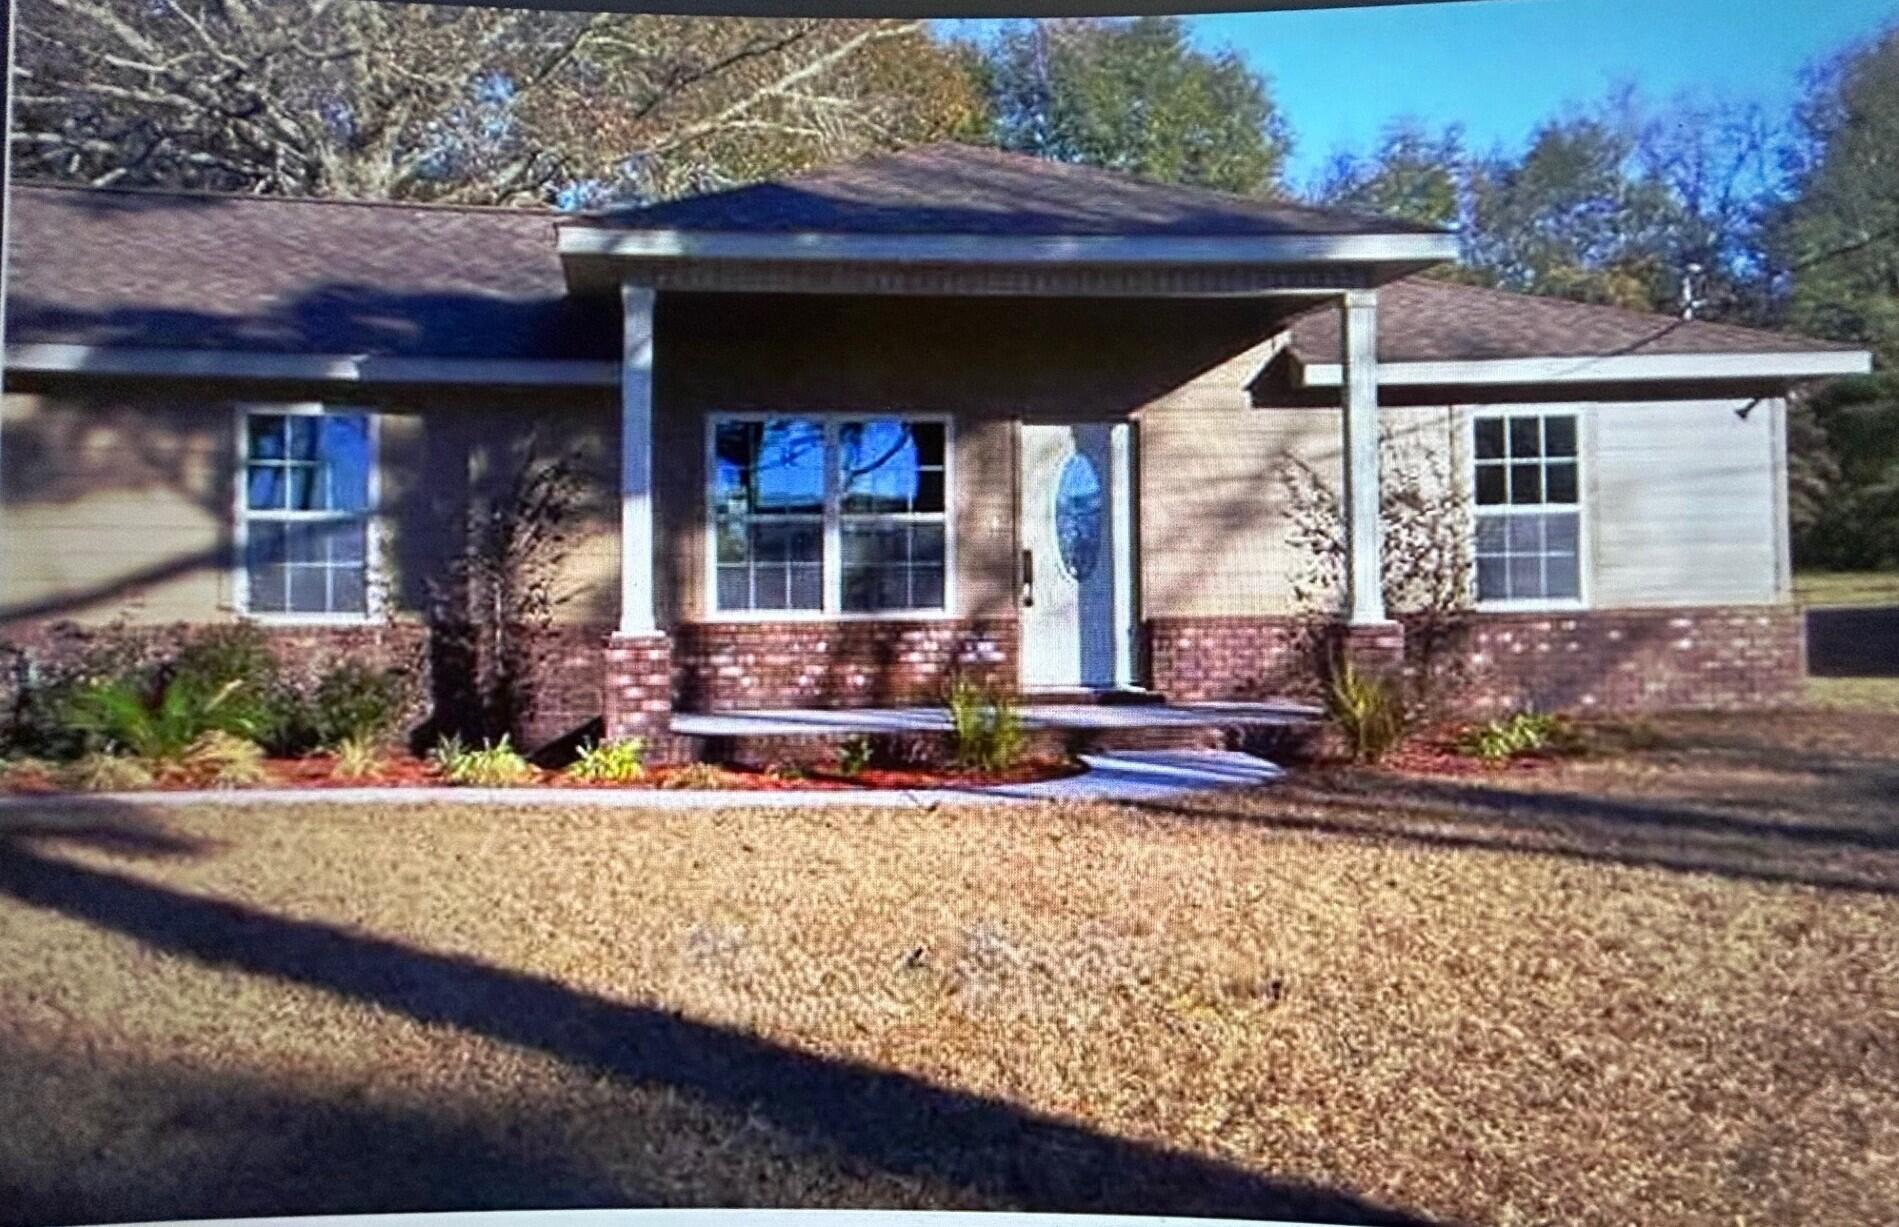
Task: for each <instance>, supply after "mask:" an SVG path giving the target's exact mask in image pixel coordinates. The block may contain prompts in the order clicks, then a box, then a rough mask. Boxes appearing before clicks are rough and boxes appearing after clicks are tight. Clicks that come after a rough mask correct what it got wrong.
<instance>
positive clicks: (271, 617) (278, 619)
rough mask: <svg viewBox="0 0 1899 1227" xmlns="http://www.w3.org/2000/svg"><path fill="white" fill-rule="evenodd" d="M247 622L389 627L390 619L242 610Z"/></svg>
mask: <svg viewBox="0 0 1899 1227" xmlns="http://www.w3.org/2000/svg"><path fill="white" fill-rule="evenodd" d="M237 616H238V617H239V618H240V619H241V620H243V621H245V622H253V623H256V624H257V625H258V626H285V627H291V626H363V627H366V626H388V625H389V619H388V618H386V617H383V616H382V615H380V614H314V613H312V614H297V613H250V612H248V611H243V610H240V611H239V612H238V615H237Z"/></svg>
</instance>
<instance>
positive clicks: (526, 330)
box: [7, 184, 617, 358]
mask: <svg viewBox="0 0 1899 1227" xmlns="http://www.w3.org/2000/svg"><path fill="white" fill-rule="evenodd" d="M11 204H12V211H13V216H12V218H11V219H10V225H9V241H10V243H11V245H12V262H11V264H10V266H9V273H8V276H9V283H8V315H7V325H8V340H9V341H13V342H22V341H56V342H68V343H74V344H87V345H115V346H144V347H157V348H173V347H176V348H192V349H236V350H247V351H267V352H279V353H298V352H302V353H369V354H378V355H394V356H430V357H487V358H512V357H522V358H528V357H548V358H567V357H594V356H599V355H603V354H604V355H611V354H613V353H615V352H617V340H616V338H615V331H616V329H615V321H614V320H612V319H611V318H604V319H603V318H601V317H602V315H603V314H604V313H602V312H598V311H584V310H581V309H580V307H579V304H575V303H573V302H571V301H570V300H569V299H568V297H567V286H566V282H565V279H564V278H563V276H562V273H561V267H560V259H559V257H558V255H557V254H556V250H555V236H554V225H553V218H552V215H551V214H548V213H545V212H529V211H523V210H506V209H464V208H432V207H415V206H405V205H386V204H361V203H352V202H347V201H329V200H324V201H318V200H297V199H285V198H281V197H277V198H264V197H250V196H214V195H204V194H188V193H171V192H146V191H98V190H92V189H85V188H68V187H54V186H48V185H31V184H19V185H15V187H14V189H13V193H12V199H11Z"/></svg>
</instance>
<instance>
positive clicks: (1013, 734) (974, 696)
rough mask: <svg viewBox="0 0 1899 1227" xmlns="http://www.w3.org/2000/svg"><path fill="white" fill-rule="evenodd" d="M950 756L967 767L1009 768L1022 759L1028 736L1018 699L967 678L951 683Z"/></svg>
mask: <svg viewBox="0 0 1899 1227" xmlns="http://www.w3.org/2000/svg"><path fill="white" fill-rule="evenodd" d="M945 706H947V707H948V709H949V719H950V757H951V759H952V761H953V762H954V763H955V764H956V766H957V767H958V768H959V769H961V770H964V771H981V772H988V773H995V772H999V771H1007V770H1008V769H1009V768H1011V767H1013V766H1015V765H1016V763H1018V762H1019V761H1021V758H1022V752H1023V750H1024V749H1025V748H1026V746H1027V742H1028V738H1027V735H1026V734H1025V732H1024V730H1023V726H1022V709H1021V708H1020V707H1019V706H1017V704H1016V702H1015V700H1014V699H1012V698H1010V697H1008V696H1007V695H1004V694H1000V693H998V692H997V691H995V690H994V689H991V688H988V687H980V686H977V685H976V684H975V683H974V682H972V681H969V680H968V679H966V678H957V679H956V680H955V681H954V682H952V683H951V684H950V690H949V698H948V701H947V703H946V704H945Z"/></svg>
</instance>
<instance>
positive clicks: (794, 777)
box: [0, 754, 1082, 794]
mask: <svg viewBox="0 0 1899 1227" xmlns="http://www.w3.org/2000/svg"><path fill="white" fill-rule="evenodd" d="M334 769H335V760H334V758H332V757H331V756H330V755H328V754H312V755H309V756H307V757H304V758H273V759H267V760H265V762H264V771H265V773H266V775H267V777H268V778H267V779H265V780H264V781H263V782H262V783H260V784H258V785H256V787H260V788H315V789H322V788H453V787H455V785H452V784H449V783H448V782H447V781H445V780H444V779H442V777H441V774H440V773H439V772H438V771H437V770H436V769H435V767H434V765H433V764H431V763H429V762H427V761H425V760H423V759H419V758H414V757H412V756H409V755H391V756H389V757H388V758H385V759H383V760H382V762H381V765H380V767H379V769H378V770H377V771H376V772H375V773H374V774H372V775H367V776H361V777H358V778H355V779H340V778H338V777H337V776H336V775H335V774H334ZM702 769H703V768H697V767H684V766H655V767H651V768H649V769H648V770H647V772H646V775H645V777H644V778H642V779H640V780H636V781H633V782H631V783H624V784H621V783H607V782H599V783H596V782H590V781H582V780H573V779H569V778H568V777H567V776H565V775H564V774H562V773H561V772H559V771H555V770H548V769H545V768H536V769H535V776H536V778H534V779H532V780H529V781H527V782H525V783H524V784H522V785H519V787H524V788H549V789H575V788H578V789H601V788H633V789H643V790H651V789H657V788H664V787H666V784H667V781H668V780H670V779H672V778H673V777H674V776H677V775H678V774H680V773H681V772H682V771H690V770H702ZM1081 770H1082V768H1081V766H1080V765H1079V764H1076V763H1071V762H1068V761H1066V760H1062V759H1032V760H1029V761H1026V762H1024V763H1022V764H1020V765H1018V766H1016V767H1014V768H1012V769H1011V770H1008V771H1003V772H974V771H955V770H948V769H942V770H932V769H929V768H925V767H868V768H865V769H864V770H863V771H861V772H859V773H857V774H856V775H852V776H846V775H844V774H843V773H842V772H840V771H838V770H837V769H836V768H835V767H828V766H812V767H804V768H802V769H779V770H772V769H769V768H758V767H720V768H718V769H717V781H716V783H715V784H713V785H712V786H713V787H714V788H717V789H722V790H726V791H731V792H797V791H802V790H807V789H808V790H822V791H838V792H849V791H860V790H867V789H924V788H969V787H981V786H985V785H994V784H1029V783H1035V782H1037V781H1040V780H1055V779H1061V778H1063V777H1066V776H1070V775H1075V774H1078V773H1079V772H1080V771H1081ZM694 786H697V785H694ZM198 787H203V784H202V783H201V782H199V781H194V780H190V779H187V778H183V777H180V776H167V777H164V778H161V779H159V780H157V781H155V782H154V783H152V784H149V785H147V786H146V787H145V789H141V790H138V791H146V790H154V791H179V790H183V789H189V788H198ZM61 791H64V790H63V789H61V787H60V786H59V784H58V782H57V781H56V780H55V779H54V778H53V777H52V776H51V775H48V774H44V773H41V772H37V771H34V772H28V771H13V772H10V773H8V774H7V775H6V776H4V777H0V792H12V793H30V794H43V793H56V792H61Z"/></svg>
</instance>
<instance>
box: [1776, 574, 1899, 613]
mask: <svg viewBox="0 0 1899 1227" xmlns="http://www.w3.org/2000/svg"><path fill="white" fill-rule="evenodd" d="M1794 598H1795V599H1796V600H1798V601H1799V602H1800V603H1801V604H1803V605H1835V606H1838V605H1899V571H1800V572H1797V573H1796V574H1795V575H1794Z"/></svg>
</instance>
